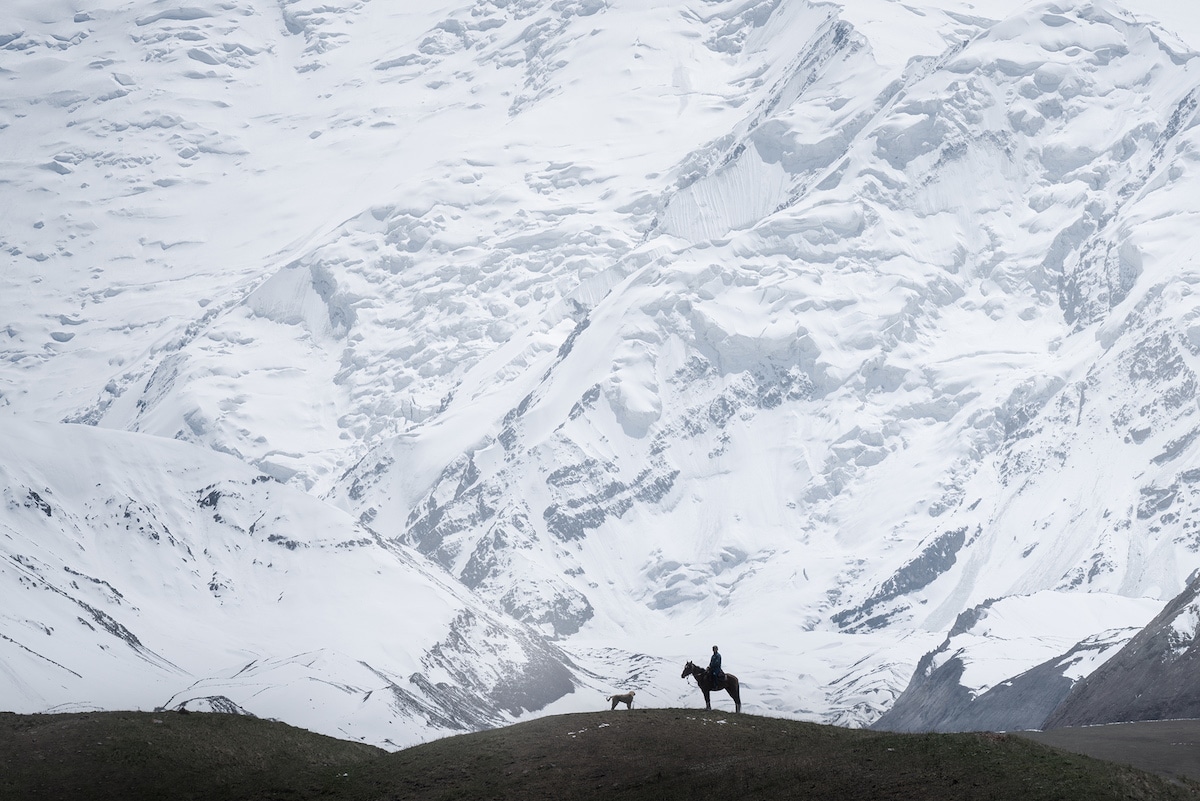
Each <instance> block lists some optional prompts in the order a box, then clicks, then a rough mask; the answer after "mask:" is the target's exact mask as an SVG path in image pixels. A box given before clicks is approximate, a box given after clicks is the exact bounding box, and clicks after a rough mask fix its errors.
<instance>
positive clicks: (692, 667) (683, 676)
mask: <svg viewBox="0 0 1200 801" xmlns="http://www.w3.org/2000/svg"><path fill="white" fill-rule="evenodd" d="M695 669H696V666H695V665H693V664H692V660H690V659H689V660H688V663H687V664H686V665H684V666H683V672H682V673H680V674H679V678H681V679H686V678H687V677H688V676H690V675H692V672H693V671H694V670H695Z"/></svg>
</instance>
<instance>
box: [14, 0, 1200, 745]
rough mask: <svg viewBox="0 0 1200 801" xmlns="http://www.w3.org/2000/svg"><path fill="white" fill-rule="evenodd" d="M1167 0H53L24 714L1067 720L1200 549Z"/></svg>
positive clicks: (19, 116)
mask: <svg viewBox="0 0 1200 801" xmlns="http://www.w3.org/2000/svg"><path fill="white" fill-rule="evenodd" d="M1158 5H1160V4H1155V3H1151V2H1149V0H1128V2H1124V3H1118V2H1109V1H1108V0H1097V1H1096V2H1058V3H1053V2H1052V3H1044V2H1041V3H1032V4H1029V3H1023V2H1017V1H1016V0H989V1H988V2H979V3H973V4H969V3H966V2H958V0H924V1H923V2H920V3H910V4H905V5H898V4H895V3H891V2H886V1H885V0H870V1H868V2H857V1H856V2H854V3H846V4H841V3H817V2H807V0H796V1H795V2H779V0H741V1H739V2H726V1H722V0H716V1H707V2H700V1H699V0H697V1H696V2H682V3H667V4H646V3H639V2H622V1H620V0H606V1H602V0H554V1H553V2H551V1H550V0H544V1H543V0H512V1H510V2H499V0H494V1H488V0H476V1H475V2H461V3H456V2H438V1H437V0H430V1H429V2H422V3H404V4H389V3H382V2H374V3H372V2H367V0H350V1H348V2H341V3H316V2H310V0H275V2H270V0H234V1H233V2H220V3H217V2H209V1H208V0H195V1H194V2H192V3H190V4H187V5H183V4H177V3H170V2H161V1H160V2H146V3H132V2H116V0H95V2H93V3H86V2H83V0H62V2H55V3H44V2H33V0H18V2H15V3H10V4H8V5H7V6H6V8H5V10H4V11H3V12H0V81H3V85H4V86H5V87H6V89H7V91H5V92H3V93H0V154H2V159H3V167H4V172H3V183H2V184H0V204H2V208H3V212H4V216H3V219H4V221H5V224H4V226H2V227H0V252H3V253H4V254H5V256H4V269H3V275H2V277H0V281H2V284H0V311H2V312H3V319H2V320H0V324H2V325H3V326H4V328H3V329H2V330H3V333H2V334H0V355H2V357H3V358H0V413H2V414H3V415H4V418H5V419H3V420H0V439H2V440H3V442H4V454H5V456H4V458H3V460H0V469H3V472H4V476H5V481H6V484H5V486H4V492H5V508H4V511H3V512H0V514H3V515H4V516H3V517H2V518H0V526H3V529H2V530H3V531H4V533H5V537H4V538H3V539H0V554H2V555H3V556H4V561H3V562H0V571H2V572H0V582H2V583H0V593H3V595H2V596H0V597H3V598H4V599H5V602H4V605H3V608H4V610H5V611H4V612H3V614H0V621H3V623H2V625H3V628H2V629H0V665H2V666H3V667H4V670H5V672H6V673H7V674H9V675H11V677H12V682H11V683H10V689H9V690H8V691H3V690H0V707H3V708H14V709H20V710H21V711H30V710H35V709H43V708H56V707H61V706H63V705H68V706H69V705H89V704H91V705H98V706H158V705H168V706H169V705H176V704H179V703H184V702H188V701H189V700H190V699H205V698H211V699H217V700H215V701H206V702H204V703H210V704H212V703H216V704H218V705H223V704H232V705H237V706H239V707H241V708H244V709H246V710H247V711H250V712H253V713H255V714H268V715H271V716H273V717H279V718H283V719H285V720H289V721H291V722H297V723H300V724H301V725H307V726H310V727H313V728H318V729H320V730H322V731H328V732H331V733H339V734H342V735H344V736H352V737H356V738H363V739H368V740H370V741H372V742H379V743H390V744H392V745H403V744H406V743H410V742H415V741H417V740H419V739H422V738H424V737H428V736H432V735H436V734H439V733H442V732H444V731H448V730H451V729H453V728H454V727H455V726H459V727H479V726H487V725H494V724H496V723H498V722H501V721H503V720H508V719H512V718H514V717H517V716H521V715H525V714H529V713H537V712H540V711H544V710H547V709H566V708H571V709H586V708H591V707H592V706H594V704H595V701H596V700H597V699H598V698H599V695H600V693H602V692H604V691H608V688H613V687H624V686H628V687H636V689H637V690H638V692H639V695H638V698H639V700H641V699H642V698H643V696H645V702H646V703H651V704H654V703H682V702H692V703H694V702H695V701H696V699H697V698H698V695H697V694H696V693H695V690H694V688H693V689H689V688H688V686H687V685H686V684H684V683H683V682H682V681H680V679H679V678H677V674H676V673H675V671H676V670H678V669H679V668H680V667H681V665H682V663H683V661H685V660H686V659H689V658H690V659H702V658H704V657H705V656H706V655H707V653H708V652H709V649H710V646H711V645H712V644H713V643H719V644H720V645H721V646H722V651H723V652H724V653H725V654H726V657H725V665H726V667H727V668H728V669H729V670H731V671H732V672H734V673H736V674H738V675H739V676H740V677H741V680H742V683H743V686H744V687H745V689H746V692H745V694H744V701H745V702H746V708H747V709H748V710H752V711H757V712H764V713H769V714H780V715H793V716H803V717H808V718H812V719H819V720H824V721H830V722H838V723H847V724H854V725H865V724H869V723H872V722H875V721H877V720H878V719H880V717H881V716H882V715H884V713H885V712H887V711H888V710H889V709H891V708H892V707H893V703H894V702H895V701H896V699H897V698H898V697H899V696H900V695H901V693H902V691H904V690H905V688H906V687H909V686H910V679H912V684H911V687H910V693H914V694H916V695H914V696H912V697H917V696H920V694H921V693H922V692H924V693H925V695H924V696H922V697H924V698H926V699H927V700H926V704H925V706H924V707H922V708H921V709H922V714H923V715H926V717H927V718H928V720H926V717H922V718H921V720H922V721H923V722H921V723H918V724H916V725H922V726H939V725H950V724H949V723H947V721H949V720H950V719H952V718H953V719H954V720H956V721H957V723H955V724H953V725H967V726H970V724H969V723H966V724H964V723H963V721H964V720H969V719H971V716H972V715H977V714H982V713H979V710H981V709H984V708H986V707H988V706H989V703H990V702H988V701H987V700H986V697H987V694H988V693H989V691H992V690H993V689H994V688H998V687H1002V686H1004V682H1005V681H1007V680H1009V679H1014V678H1015V677H1018V676H1020V675H1022V674H1024V673H1026V672H1027V671H1030V670H1032V669H1035V668H1039V666H1043V665H1045V664H1047V663H1051V664H1053V665H1056V666H1058V667H1056V668H1055V670H1056V671H1057V672H1056V673H1054V674H1053V675H1054V676H1057V677H1058V678H1053V677H1051V678H1047V679H1046V680H1045V681H1041V682H1040V683H1039V687H1040V688H1042V689H1040V690H1039V692H1041V691H1042V690H1044V689H1045V688H1047V687H1051V688H1053V691H1052V692H1051V693H1050V694H1051V695H1053V694H1054V693H1060V694H1062V695H1065V693H1066V692H1067V691H1069V689H1070V686H1071V685H1072V684H1073V683H1074V682H1075V681H1077V680H1078V679H1079V678H1082V677H1083V676H1085V675H1087V674H1088V673H1089V672H1091V671H1092V670H1094V669H1095V668H1096V667H1097V666H1098V665H1099V664H1100V663H1101V662H1102V661H1103V659H1104V658H1106V657H1107V656H1109V655H1111V654H1112V653H1114V652H1115V651H1116V650H1118V649H1119V648H1120V646H1121V645H1122V644H1123V643H1124V642H1126V641H1127V640H1128V639H1129V638H1130V637H1132V636H1133V634H1134V632H1136V631H1137V629H1138V628H1140V627H1141V626H1143V625H1145V624H1146V623H1147V622H1149V621H1150V620H1151V619H1152V618H1153V617H1154V616H1155V615H1156V614H1157V613H1158V611H1159V610H1160V609H1161V608H1162V606H1163V604H1164V603H1166V601H1167V599H1169V598H1172V597H1174V596H1175V595H1176V594H1177V593H1179V592H1180V591H1181V590H1182V589H1183V588H1184V586H1185V584H1186V583H1187V579H1188V577H1189V575H1190V574H1192V573H1193V571H1195V570H1196V569H1198V568H1200V539H1198V538H1197V536H1198V535H1197V531H1196V529H1195V527H1194V525H1193V522H1192V520H1193V517H1194V515H1195V512H1196V509H1197V507H1200V495H1198V492H1200V486H1198V483H1200V443H1198V442H1197V435H1198V434H1200V419H1198V412H1200V410H1198V408H1197V403H1196V392H1197V377H1196V376H1197V372H1198V371H1200V305H1198V304H1197V302H1196V301H1195V300H1194V299H1193V295H1192V292H1193V290H1192V287H1193V285H1194V284H1195V283H1196V281H1197V280H1200V269H1198V266H1197V262H1196V259H1195V255H1194V254H1195V253H1196V252H1197V242H1196V236H1197V235H1196V234H1195V233H1194V232H1195V231H1196V230H1198V229H1197V226H1196V225H1195V217H1196V215H1197V213H1198V212H1200V177H1198V175H1197V154H1198V153H1200V134H1198V133H1197V128H1196V124H1195V123H1196V114H1197V110H1198V100H1200V94H1198V93H1197V92H1198V88H1200V79H1198V75H1197V70H1200V58H1198V54H1197V52H1196V51H1195V50H1194V49H1193V48H1194V47H1197V46H1200V14H1197V13H1196V12H1195V11H1191V10H1189V9H1186V8H1175V9H1163V8H1158V7H1157V6H1158ZM81 424H83V425H81ZM106 429H107V430H106ZM166 440H176V441H175V442H168V441H166ZM214 493H215V494H214ZM209 499H212V502H211V503H209ZM130 510H133V511H132V512H130ZM126 513H131V514H133V515H134V518H136V521H137V525H139V526H142V529H140V530H137V529H135V528H134V526H133V523H132V522H130V523H126V522H125V521H129V520H131V518H128V517H124V515H126ZM267 521H271V522H270V523H269V524H268V522H267ZM147 525H149V529H147V528H146V526H147ZM147 530H149V531H150V532H151V534H157V535H158V536H157V538H155V537H153V536H151V534H147V533H146V531H147ZM273 566H274V567H273ZM35 590H37V591H35ZM80 610H82V612H81V611H80ZM89 610H90V611H89ZM106 621H107V622H106ZM47 632H49V633H47ZM126 635H128V636H126ZM42 637H46V639H45V640H43V639H41V638H42ZM97 649H99V650H100V651H101V653H102V654H103V658H101V659H95V658H94V654H95V652H96V650H97ZM1080 654H1086V658H1084V657H1083V656H1078V655H1080ZM1068 655H1072V656H1070V657H1069V656H1068ZM914 671H915V672H916V673H915V676H914ZM1039 675H1040V674H1039ZM923 687H924V688H925V689H924V690H923V689H922V688H923ZM314 688H319V689H314ZM930 688H936V691H935V690H934V689H930ZM593 690H595V691H597V694H596V695H593V694H592V691H593ZM1048 692H1049V691H1048ZM935 696H936V697H937V698H938V699H941V700H940V701H939V704H941V705H942V706H941V707H939V710H940V711H939V710H934V709H931V708H929V704H928V699H929V698H933V697H935ZM1038 697H1039V699H1040V700H1039V701H1038V704H1040V705H1043V706H1044V705H1045V704H1047V703H1049V702H1048V701H1047V700H1046V698H1048V697H1049V696H1038ZM718 703H719V702H718ZM904 703H905V704H909V705H910V706H911V705H912V704H911V701H909V702H904ZM918 706H919V705H918ZM999 706H1001V707H1005V708H1011V704H1008V703H1005V704H1000V705H999ZM1038 708H1039V709H1040V708H1041V706H1038ZM903 709H904V707H903V706H902V705H900V704H897V709H896V710H895V711H894V712H893V713H892V714H893V715H900V714H901V713H903ZM971 710H974V711H971ZM964 716H965V717H964ZM978 719H982V718H978ZM886 720H887V719H886V718H885V722H886ZM938 720H940V721H941V723H938V722H937V721H938ZM989 725H991V724H989Z"/></svg>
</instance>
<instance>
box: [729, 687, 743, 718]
mask: <svg viewBox="0 0 1200 801" xmlns="http://www.w3.org/2000/svg"><path fill="white" fill-rule="evenodd" d="M729 697H730V698H732V699H733V711H734V712H741V711H742V688H741V684H730V685H729Z"/></svg>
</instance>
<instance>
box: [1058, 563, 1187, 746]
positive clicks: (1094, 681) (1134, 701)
mask: <svg viewBox="0 0 1200 801" xmlns="http://www.w3.org/2000/svg"><path fill="white" fill-rule="evenodd" d="M1198 628H1200V583H1195V582H1194V583H1192V584H1191V585H1189V586H1188V588H1187V589H1185V590H1184V591H1183V592H1181V593H1180V594H1179V595H1178V596H1176V597H1175V598H1174V599H1172V600H1171V602H1170V603H1169V604H1167V606H1166V608H1165V609H1163V610H1162V612H1161V613H1160V614H1159V615H1158V616H1157V617H1156V618H1154V620H1152V621H1151V622H1150V624H1149V625H1148V626H1146V628H1144V629H1143V630H1142V631H1140V632H1138V634H1137V636H1135V637H1134V638H1133V639H1131V640H1130V641H1129V642H1128V643H1126V645H1125V647H1124V648H1122V649H1121V650H1120V651H1119V652H1118V653H1117V654H1116V655H1115V656H1113V657H1112V658H1111V659H1109V660H1108V661H1107V662H1105V663H1104V664H1103V665H1101V666H1100V667H1099V668H1097V669H1096V671H1095V672H1093V673H1091V674H1090V675H1088V676H1087V677H1085V678H1083V679H1082V680H1080V682H1079V683H1078V684H1077V685H1076V686H1075V687H1074V688H1073V689H1072V690H1071V693H1070V695H1069V696H1067V698H1066V699H1065V700H1064V701H1063V702H1062V703H1061V704H1060V705H1059V706H1058V707H1057V708H1056V709H1055V710H1054V712H1053V714H1051V715H1050V716H1049V717H1047V719H1046V721H1045V725H1044V726H1043V728H1047V729H1050V728H1056V727H1059V726H1089V725H1095V724H1100V723H1117V722H1122V721H1131V720H1166V719H1170V718H1195V717H1200V686H1198V685H1197V682H1196V675H1197V673H1196V671H1197V669H1200V642H1198V641H1197V629H1198Z"/></svg>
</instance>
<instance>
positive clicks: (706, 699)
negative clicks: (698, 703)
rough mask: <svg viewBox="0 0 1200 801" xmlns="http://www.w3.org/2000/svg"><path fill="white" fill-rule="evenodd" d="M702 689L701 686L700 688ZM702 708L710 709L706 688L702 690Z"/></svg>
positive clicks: (710, 703)
mask: <svg viewBox="0 0 1200 801" xmlns="http://www.w3.org/2000/svg"><path fill="white" fill-rule="evenodd" d="M701 689H703V688H701ZM704 708H705V709H712V701H710V700H709V699H708V690H704Z"/></svg>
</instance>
